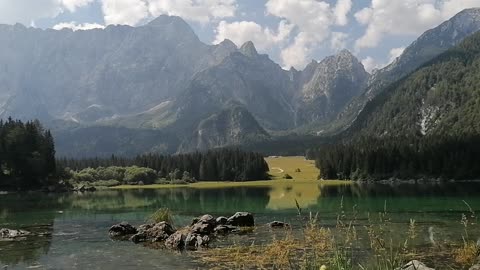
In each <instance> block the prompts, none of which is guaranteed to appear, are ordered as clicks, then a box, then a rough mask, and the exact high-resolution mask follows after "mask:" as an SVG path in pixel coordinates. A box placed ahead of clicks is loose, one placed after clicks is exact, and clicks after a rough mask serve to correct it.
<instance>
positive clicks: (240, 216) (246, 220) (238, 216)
mask: <svg viewBox="0 0 480 270" xmlns="http://www.w3.org/2000/svg"><path fill="white" fill-rule="evenodd" d="M227 225H232V226H239V227H253V226H255V219H254V218H253V215H252V214H251V213H248V212H237V213H235V215H233V216H231V217H229V218H228V220H227Z"/></svg>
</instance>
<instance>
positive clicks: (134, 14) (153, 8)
mask: <svg viewBox="0 0 480 270" xmlns="http://www.w3.org/2000/svg"><path fill="white" fill-rule="evenodd" d="M76 1H82V0H76ZM83 1H88V0H83ZM102 10H103V14H104V20H105V23H106V24H126V25H136V24H138V23H140V22H141V21H143V20H145V19H148V18H151V17H158V16H160V15H170V16H180V17H182V18H183V19H185V20H190V21H196V22H201V23H207V22H210V21H212V20H215V19H221V18H228V17H233V16H235V12H236V10H237V4H236V0H102Z"/></svg>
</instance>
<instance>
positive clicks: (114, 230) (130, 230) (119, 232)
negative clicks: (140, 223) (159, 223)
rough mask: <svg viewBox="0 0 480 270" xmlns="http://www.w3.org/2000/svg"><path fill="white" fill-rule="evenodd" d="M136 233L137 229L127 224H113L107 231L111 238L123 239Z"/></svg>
mask: <svg viewBox="0 0 480 270" xmlns="http://www.w3.org/2000/svg"><path fill="white" fill-rule="evenodd" d="M136 233H137V229H136V228H135V227H133V226H132V225H130V224H129V223H127V222H122V223H120V224H115V225H113V226H112V227H110V229H109V230H108V234H110V236H111V237H123V236H129V235H132V234H136Z"/></svg>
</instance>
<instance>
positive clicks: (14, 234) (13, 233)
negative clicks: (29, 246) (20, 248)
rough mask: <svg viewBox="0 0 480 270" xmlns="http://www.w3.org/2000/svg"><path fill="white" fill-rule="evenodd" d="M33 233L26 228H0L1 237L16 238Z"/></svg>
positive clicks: (5, 238) (6, 238)
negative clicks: (25, 229)
mask: <svg viewBox="0 0 480 270" xmlns="http://www.w3.org/2000/svg"><path fill="white" fill-rule="evenodd" d="M29 235H31V233H30V232H27V231H24V230H11V229H5V228H3V229H0V239H4V240H15V239H18V238H23V237H26V236H29Z"/></svg>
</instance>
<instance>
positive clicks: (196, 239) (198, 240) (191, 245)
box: [185, 233, 210, 250]
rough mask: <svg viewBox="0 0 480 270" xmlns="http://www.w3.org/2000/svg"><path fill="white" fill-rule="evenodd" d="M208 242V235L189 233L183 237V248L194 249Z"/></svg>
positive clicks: (205, 245)
mask: <svg viewBox="0 0 480 270" xmlns="http://www.w3.org/2000/svg"><path fill="white" fill-rule="evenodd" d="M209 242H210V237H208V235H203V236H202V235H198V234H195V233H189V234H187V236H186V237H185V249H190V250H196V249H199V248H201V247H207V246H208V243H209Z"/></svg>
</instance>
